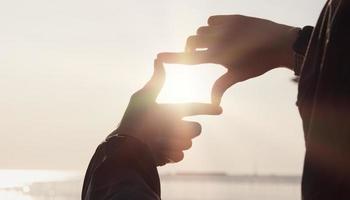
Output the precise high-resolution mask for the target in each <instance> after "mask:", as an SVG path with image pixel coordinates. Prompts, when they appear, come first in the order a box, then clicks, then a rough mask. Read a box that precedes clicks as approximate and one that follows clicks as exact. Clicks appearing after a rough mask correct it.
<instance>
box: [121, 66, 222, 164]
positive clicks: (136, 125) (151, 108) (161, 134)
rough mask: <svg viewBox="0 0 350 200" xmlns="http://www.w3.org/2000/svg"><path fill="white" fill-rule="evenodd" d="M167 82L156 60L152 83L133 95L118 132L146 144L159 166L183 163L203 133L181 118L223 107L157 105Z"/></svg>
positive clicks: (192, 123) (218, 111) (204, 113)
mask: <svg viewBox="0 0 350 200" xmlns="http://www.w3.org/2000/svg"><path fill="white" fill-rule="evenodd" d="M164 80H165V70H164V67H163V65H162V63H160V62H158V61H155V67H154V74H153V76H152V78H151V80H150V81H149V82H148V83H147V84H146V85H145V86H144V88H142V89H141V90H139V91H138V92H136V93H135V94H133V96H132V97H131V100H130V103H129V106H128V108H127V109H126V112H125V114H124V117H123V119H122V121H121V123H120V126H119V127H118V130H117V132H118V134H119V135H129V136H132V137H134V138H137V139H139V140H140V141H142V142H144V143H145V144H147V145H148V146H149V148H150V149H151V151H152V153H153V155H154V158H155V159H156V162H157V165H164V164H166V163H168V162H179V161H181V160H182V159H183V157H184V154H183V151H184V150H187V149H189V148H191V146H192V141H191V140H192V139H193V138H194V137H196V136H198V135H199V134H200V132H201V126H200V124H199V123H196V122H189V121H184V120H182V118H184V117H186V116H192V115H218V114H221V113H222V109H221V107H219V106H215V105H212V104H200V103H191V104H158V103H156V98H157V96H158V93H159V92H160V90H161V88H162V86H163V84H164Z"/></svg>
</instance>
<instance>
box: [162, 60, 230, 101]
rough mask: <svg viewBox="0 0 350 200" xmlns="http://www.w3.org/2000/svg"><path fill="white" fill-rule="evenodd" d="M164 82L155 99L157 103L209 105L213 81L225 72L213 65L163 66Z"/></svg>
mask: <svg viewBox="0 0 350 200" xmlns="http://www.w3.org/2000/svg"><path fill="white" fill-rule="evenodd" d="M165 70H166V81H165V85H164V87H163V89H162V91H161V93H160V95H159V97H158V99H157V102H159V103H188V102H199V103H210V101H211V100H210V92H211V88H212V85H213V84H214V81H215V80H216V79H217V78H218V77H220V75H222V74H223V73H224V72H225V70H224V68H222V67H219V66H218V65H214V64H205V65H195V66H190V65H178V64H171V65H165Z"/></svg>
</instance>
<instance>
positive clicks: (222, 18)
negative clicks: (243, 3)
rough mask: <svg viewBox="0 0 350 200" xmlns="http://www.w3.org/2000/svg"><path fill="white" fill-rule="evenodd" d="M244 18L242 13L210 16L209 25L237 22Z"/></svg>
mask: <svg viewBox="0 0 350 200" xmlns="http://www.w3.org/2000/svg"><path fill="white" fill-rule="evenodd" d="M242 18H243V16H241V15H214V16H211V17H209V19H208V25H209V26H215V25H220V24H227V23H230V24H231V23H235V22H238V21H240V20H241V19H242Z"/></svg>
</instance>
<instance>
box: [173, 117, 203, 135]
mask: <svg viewBox="0 0 350 200" xmlns="http://www.w3.org/2000/svg"><path fill="white" fill-rule="evenodd" d="M201 132H202V126H201V125H200V124H199V123H198V122H189V121H181V123H179V124H178V125H177V126H176V127H175V128H174V130H173V133H172V134H173V137H177V138H183V139H193V138H195V137H197V136H199V135H200V134H201Z"/></svg>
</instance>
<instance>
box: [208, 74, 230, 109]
mask: <svg viewBox="0 0 350 200" xmlns="http://www.w3.org/2000/svg"><path fill="white" fill-rule="evenodd" d="M235 83H236V80H235V78H234V75H233V74H232V73H226V74H224V75H222V76H221V77H220V78H219V79H218V80H216V81H215V83H214V86H213V89H212V95H211V99H212V103H213V104H214V105H220V102H221V99H222V96H223V95H224V93H225V91H226V90H227V89H228V88H230V87H231V86H232V85H234V84H235Z"/></svg>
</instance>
